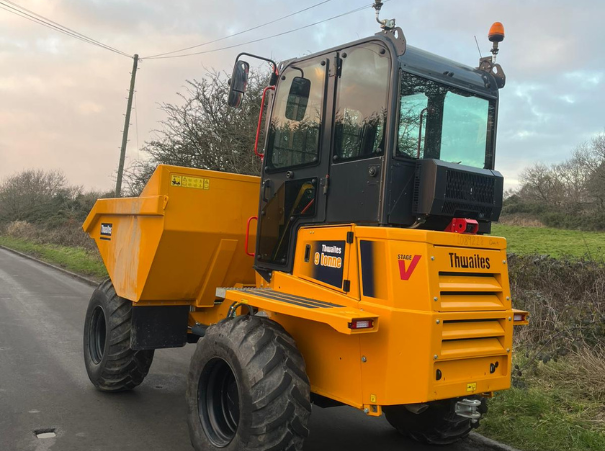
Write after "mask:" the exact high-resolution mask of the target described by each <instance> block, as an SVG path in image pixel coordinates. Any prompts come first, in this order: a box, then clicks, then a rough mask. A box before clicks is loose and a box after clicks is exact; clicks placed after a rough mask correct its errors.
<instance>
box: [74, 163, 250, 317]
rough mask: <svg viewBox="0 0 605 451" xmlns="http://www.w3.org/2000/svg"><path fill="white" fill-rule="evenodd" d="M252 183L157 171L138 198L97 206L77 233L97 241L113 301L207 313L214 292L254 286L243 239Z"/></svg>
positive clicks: (244, 178)
mask: <svg viewBox="0 0 605 451" xmlns="http://www.w3.org/2000/svg"><path fill="white" fill-rule="evenodd" d="M259 183H260V179H259V178H258V177H252V176H246V175H238V174H230V173H224V172H215V171H206V170H201V169H191V168H182V167H177V166H166V165H160V166H158V168H157V169H156V171H155V172H154V174H153V175H152V177H151V178H150V180H149V182H148V183H147V185H146V186H145V189H144V190H143V192H142V193H141V195H140V197H138V198H124V199H100V200H98V201H97V202H96V204H95V206H94V207H93V209H92V211H91V212H90V214H89V215H88V218H87V219H86V221H85V223H84V225H83V228H84V231H86V232H87V233H88V234H89V235H90V236H91V237H92V238H94V239H95V241H96V242H97V245H98V247H99V251H100V253H101V257H102V258H103V262H104V263H105V266H106V267H107V271H108V273H109V276H110V278H111V280H112V282H113V285H114V287H115V289H116V292H117V293H118V295H119V296H121V297H123V298H126V299H129V300H131V301H133V302H144V303H151V304H158V305H159V304H162V303H171V304H174V303H175V302H181V303H195V305H198V306H208V307H212V306H213V305H214V299H215V289H216V287H217V286H234V285H235V284H236V283H244V284H254V281H255V275H254V270H253V269H252V264H253V262H254V259H253V258H252V257H249V256H247V255H246V254H245V253H244V240H245V233H246V222H247V220H248V218H249V217H250V216H254V215H256V213H257V210H258V192H259V186H260V185H259ZM255 238H256V230H251V231H250V239H251V240H252V242H254V240H255Z"/></svg>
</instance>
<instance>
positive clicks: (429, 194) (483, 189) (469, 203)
mask: <svg viewBox="0 0 605 451" xmlns="http://www.w3.org/2000/svg"><path fill="white" fill-rule="evenodd" d="M418 166H419V167H418V168H417V171H416V178H415V180H414V195H413V199H414V202H413V214H415V215H429V216H441V217H449V218H454V217H462V218H470V219H477V220H479V221H486V222H487V221H497V220H498V218H499V217H500V212H501V210H502V195H503V186H504V183H503V180H504V179H503V177H502V175H501V174H500V173H499V172H497V171H492V170H489V169H477V168H473V167H470V166H463V165H459V164H454V163H447V162H444V161H440V160H432V159H426V160H421V161H419V162H418ZM420 175H421V176H420Z"/></svg>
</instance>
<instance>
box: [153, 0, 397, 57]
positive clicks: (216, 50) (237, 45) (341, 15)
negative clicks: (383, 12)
mask: <svg viewBox="0 0 605 451" xmlns="http://www.w3.org/2000/svg"><path fill="white" fill-rule="evenodd" d="M388 1H390V0H385V1H384V2H383V3H387V2H388ZM371 7H373V4H372V5H366V6H362V7H360V8H356V9H353V10H351V11H347V12H345V13H342V14H338V15H336V16H332V17H328V18H327V19H323V20H319V21H317V22H314V23H311V24H308V25H304V26H302V27H298V28H295V29H293V30H288V31H283V32H281V33H277V34H274V35H271V36H266V37H264V38H258V39H254V40H252V41H248V42H242V43H241V44H234V45H230V46H227V47H221V48H218V49H213V50H204V51H201V52H193V53H185V54H182V55H168V56H157V57H155V58H151V57H147V58H146V59H148V60H149V59H152V60H156V59H168V58H183V57H186V56H193V55H203V54H206V53H213V52H219V51H221V50H228V49H233V48H236V47H241V46H243V45H248V44H254V43H255V42H261V41H266V40H267V39H272V38H276V37H278V36H283V35H286V34H290V33H294V32H295V31H300V30H304V29H305V28H310V27H313V26H315V25H319V24H320V23H324V22H328V21H330V20H334V19H338V18H339V17H343V16H347V15H349V14H353V13H356V12H358V11H361V10H364V9H367V8H371Z"/></svg>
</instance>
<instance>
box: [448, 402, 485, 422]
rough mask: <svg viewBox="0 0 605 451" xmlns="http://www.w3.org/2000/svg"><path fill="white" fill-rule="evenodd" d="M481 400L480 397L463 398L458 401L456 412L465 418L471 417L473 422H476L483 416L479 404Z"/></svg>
mask: <svg viewBox="0 0 605 451" xmlns="http://www.w3.org/2000/svg"><path fill="white" fill-rule="evenodd" d="M480 405H481V401H480V400H478V399H463V400H462V401H458V402H457V403H456V407H455V410H454V412H455V413H456V415H460V416H461V417H463V418H469V419H470V420H471V421H472V422H473V423H476V422H477V420H479V418H481V412H479V410H478V409H479V406H480Z"/></svg>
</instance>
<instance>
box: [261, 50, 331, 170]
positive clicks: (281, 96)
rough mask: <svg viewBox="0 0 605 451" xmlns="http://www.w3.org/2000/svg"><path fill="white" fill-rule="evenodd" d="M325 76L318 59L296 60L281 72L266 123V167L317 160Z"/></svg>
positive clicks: (310, 162) (292, 165)
mask: <svg viewBox="0 0 605 451" xmlns="http://www.w3.org/2000/svg"><path fill="white" fill-rule="evenodd" d="M325 79H326V71H325V66H322V65H321V61H320V60H312V61H306V62H305V61H303V62H299V63H297V64H296V65H295V66H289V67H288V68H286V70H285V71H284V72H283V73H282V76H281V81H280V84H279V89H278V91H277V96H276V98H275V102H274V104H273V114H272V117H271V122H270V124H269V135H268V139H267V150H266V152H267V157H266V159H267V162H266V167H265V169H266V170H268V171H276V170H281V169H284V168H291V167H295V166H302V165H307V164H312V163H315V162H317V161H318V159H319V142H320V141H319V138H320V127H321V122H322V115H323V104H324V91H325Z"/></svg>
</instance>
